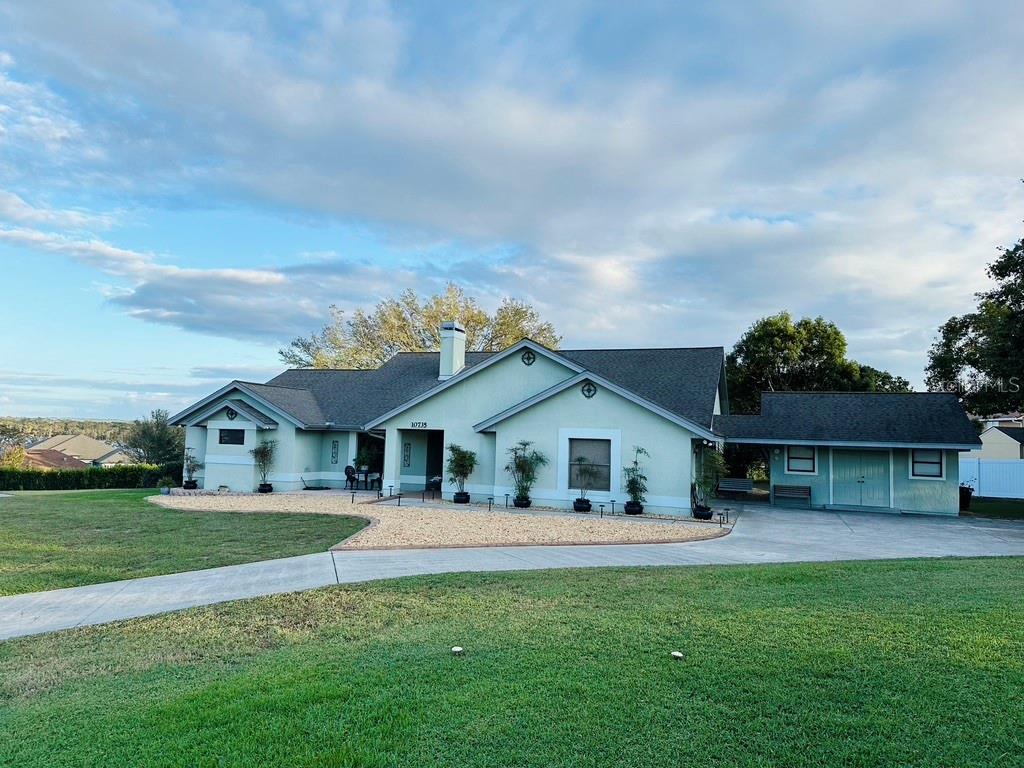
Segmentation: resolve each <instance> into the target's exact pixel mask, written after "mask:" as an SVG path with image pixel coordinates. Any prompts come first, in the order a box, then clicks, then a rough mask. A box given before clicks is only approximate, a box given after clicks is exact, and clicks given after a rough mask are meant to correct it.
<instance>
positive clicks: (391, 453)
mask: <svg viewBox="0 0 1024 768" xmlns="http://www.w3.org/2000/svg"><path fill="white" fill-rule="evenodd" d="M401 452H402V431H401V430H400V429H398V428H397V427H388V428H387V429H386V430H385V432H384V474H383V476H382V478H381V480H382V482H381V490H382V491H384V493H387V492H388V487H389V486H394V490H395V491H397V490H399V488H400V487H401V484H400V482H399V480H400V478H399V475H400V474H401V466H402V456H401Z"/></svg>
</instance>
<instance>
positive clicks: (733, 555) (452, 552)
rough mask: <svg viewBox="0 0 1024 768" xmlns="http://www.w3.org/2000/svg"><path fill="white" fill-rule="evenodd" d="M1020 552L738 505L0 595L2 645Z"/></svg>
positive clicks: (997, 525)
mask: <svg viewBox="0 0 1024 768" xmlns="http://www.w3.org/2000/svg"><path fill="white" fill-rule="evenodd" d="M990 555H1022V556H1024V522H1011V521H997V520H980V519H970V518H940V517H923V516H922V517H911V516H897V515H883V514H862V513H845V512H844V513H837V512H811V511H801V510H782V509H777V508H770V507H763V506H758V507H749V508H747V509H744V510H743V511H742V512H741V514H740V517H739V520H738V522H737V523H736V527H735V528H734V530H733V532H732V533H731V534H729V535H728V536H726V537H724V538H720V539H712V540H709V541H699V542H690V543H681V544H613V545H607V544H606V545H587V546H546V547H532V546H530V547H473V548H462V549H404V550H366V551H355V550H353V551H344V552H320V553H316V554H312V555H302V556H300V557H289V558H284V559H281V560H268V561H264V562H259V563H248V564H245V565H232V566H227V567H224V568H211V569H209V570H204V571H191V572H188V573H176V574H170V575H167V576H152V577H149V578H144V579H129V580H126V581H117V582H110V583H107V584H94V585H90V586H85V587H73V588H70V589H57V590H52V591H49V592H35V593H31V594H26V595H15V596H13V597H3V598H0V639H7V638H12V637H19V636H23V635H32V634H37V633H40V632H51V631H54V630H59V629H69V628H71V627H79V626H87V625H90V624H102V623H105V622H108V621H117V620H120V619H130V618H137V617H139V616H148V615H152V614H156V613H164V612H166V611H174V610H181V609H183V608H193V607H196V606H200V605H209V604H212V603H219V602H224V601H227V600H238V599H242V598H248V597H257V596H260V595H272V594H279V593H284V592H296V591H301V590H305V589H314V588H317V587H324V586H329V585H332V584H346V583H352V582H359V581H372V580H376V579H389V578H395V577H398V576H412V575H417V574H431V573H451V572H465V571H522V570H537V569H544V568H595V567H607V566H638V565H714V564H738V563H783V562H801V561H825V560H875V559H888V558H901V557H948V556H962V557H972V556H990Z"/></svg>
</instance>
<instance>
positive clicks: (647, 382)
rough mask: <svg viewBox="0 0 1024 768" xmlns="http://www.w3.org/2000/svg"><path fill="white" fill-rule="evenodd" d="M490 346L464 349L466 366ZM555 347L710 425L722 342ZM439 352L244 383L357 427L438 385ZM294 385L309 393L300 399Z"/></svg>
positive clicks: (322, 419)
mask: <svg viewBox="0 0 1024 768" xmlns="http://www.w3.org/2000/svg"><path fill="white" fill-rule="evenodd" d="M493 354H495V353H493V352H467V353H466V367H467V368H472V367H473V366H475V365H478V364H479V363H481V362H483V361H484V360H486V359H487V358H489V357H491V356H492V355H493ZM557 354H560V355H563V356H564V357H566V358H567V359H569V360H572V361H573V362H575V363H576V364H577V365H580V366H583V367H584V368H586V369H587V370H589V371H591V372H593V373H596V374H598V375H600V376H603V377H604V378H606V379H608V380H609V381H611V382H613V383H615V384H618V385H619V386H621V387H624V388H625V389H628V390H630V391H631V392H634V393H636V394H637V395H639V396H640V397H643V398H645V399H647V400H650V401H652V402H654V403H656V404H657V405H660V406H661V407H662V408H665V409H667V410H669V411H672V412H673V413H675V414H677V415H679V416H682V417H683V418H686V419H690V420H691V421H694V422H696V423H698V424H700V425H701V426H703V427H708V428H710V426H711V414H712V411H713V408H714V402H715V393H716V392H717V390H718V385H719V379H720V375H721V372H722V362H723V360H724V356H725V352H724V350H723V349H722V348H721V347H704V348H682V349H575V350H564V351H563V350H560V351H558V352H557ZM438 358H439V354H438V353H437V352H402V353H399V354H397V355H395V356H394V357H393V358H391V360H389V361H388V362H387V363H385V364H384V365H382V366H381V367H380V368H378V369H376V370H371V371H351V370H324V369H292V370H288V371H285V372H284V373H282V374H280V375H278V376H275V377H274V378H273V379H271V380H270V381H268V382H267V384H265V385H253V384H249V385H247V386H251V387H253V388H254V391H257V392H258V394H260V396H261V397H265V398H266V399H267V400H269V401H270V402H271V403H273V404H274V405H276V406H277V407H279V408H281V409H282V410H286V411H287V412H288V413H291V414H292V415H294V416H295V417H296V418H298V419H300V420H301V421H303V422H304V423H306V424H309V425H317V426H322V425H323V424H325V423H326V422H332V423H333V425H334V426H336V427H345V426H351V427H357V426H361V425H363V424H366V423H368V422H369V421H371V420H372V419H374V418H376V417H378V416H381V415H382V414H385V413H387V412H388V411H390V410H392V409H393V408H397V407H398V406H400V405H402V404H403V403H406V402H408V401H409V400H411V399H412V398H414V397H416V396H418V395H421V394H423V393H424V392H426V391H427V390H429V389H431V388H432V387H435V386H437V384H438V381H437V371H438V362H439V360H438ZM257 387H262V389H258V390H257ZM296 391H304V392H307V393H309V397H308V398H307V399H306V400H304V401H300V400H299V396H298V395H296V394H294V393H295V392H296ZM313 417H315V418H316V419H319V420H316V421H314V420H311V419H312V418H313Z"/></svg>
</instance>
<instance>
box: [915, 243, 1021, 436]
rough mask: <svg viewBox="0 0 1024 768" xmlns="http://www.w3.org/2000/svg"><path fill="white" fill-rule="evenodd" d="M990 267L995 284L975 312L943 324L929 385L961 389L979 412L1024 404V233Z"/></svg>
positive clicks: (928, 371)
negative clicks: (1022, 236) (1023, 236)
mask: <svg viewBox="0 0 1024 768" xmlns="http://www.w3.org/2000/svg"><path fill="white" fill-rule="evenodd" d="M987 271H988V275H989V277H991V278H992V279H993V280H994V281H995V283H996V285H995V287H994V288H992V289H990V290H988V291H982V292H981V293H979V294H977V295H976V298H977V300H978V306H977V309H976V310H975V311H974V312H970V313H968V314H966V315H959V316H957V317H951V318H949V320H947V321H946V322H945V323H944V324H943V325H942V327H941V328H940V329H939V338H938V339H937V340H936V341H935V343H934V344H933V345H932V348H931V350H930V351H929V353H928V354H929V362H928V367H927V369H926V374H927V375H926V378H925V381H926V383H927V384H928V387H929V389H935V390H952V391H958V392H961V393H962V396H963V399H964V404H965V405H966V407H967V409H968V410H969V411H971V412H972V413H976V414H978V415H979V416H989V415H992V414H995V413H1002V412H1009V411H1019V410H1021V409H1024V393H1022V391H1021V390H1022V387H1024V239H1021V240H1018V241H1017V244H1016V245H1014V246H1013V247H1012V248H1004V249H1002V252H1001V253H1000V255H999V258H997V259H996V260H995V261H994V262H993V263H992V264H990V265H989V266H988V270H987Z"/></svg>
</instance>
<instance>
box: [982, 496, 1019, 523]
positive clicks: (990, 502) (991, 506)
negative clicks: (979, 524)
mask: <svg viewBox="0 0 1024 768" xmlns="http://www.w3.org/2000/svg"><path fill="white" fill-rule="evenodd" d="M969 514H970V515H972V516H974V517H995V518H1000V519H1003V520H1024V499H984V498H980V497H978V496H975V497H974V498H973V499H971V511H970V513H969Z"/></svg>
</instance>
